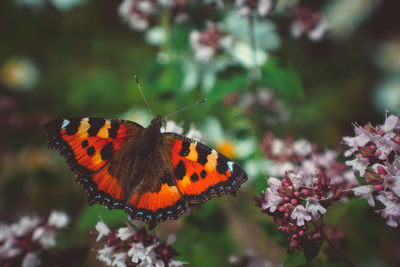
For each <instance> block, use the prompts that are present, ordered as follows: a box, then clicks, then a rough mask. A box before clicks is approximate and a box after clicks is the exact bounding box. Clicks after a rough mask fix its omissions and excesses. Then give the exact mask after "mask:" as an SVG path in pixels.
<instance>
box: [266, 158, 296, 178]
mask: <svg viewBox="0 0 400 267" xmlns="http://www.w3.org/2000/svg"><path fill="white" fill-rule="evenodd" d="M294 170H295V166H294V165H293V163H291V162H289V161H284V162H275V161H271V162H270V164H269V166H268V167H267V172H268V174H270V175H273V176H278V177H282V176H284V175H285V173H286V172H287V171H294Z"/></svg>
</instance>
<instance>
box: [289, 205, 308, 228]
mask: <svg viewBox="0 0 400 267" xmlns="http://www.w3.org/2000/svg"><path fill="white" fill-rule="evenodd" d="M290 218H292V219H293V220H296V221H297V225H298V226H302V225H304V221H310V220H311V216H310V214H309V213H308V211H307V209H306V208H305V207H304V206H303V205H297V206H296V207H295V208H294V209H293V211H292V214H290Z"/></svg>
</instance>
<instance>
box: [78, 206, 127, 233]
mask: <svg viewBox="0 0 400 267" xmlns="http://www.w3.org/2000/svg"><path fill="white" fill-rule="evenodd" d="M127 218H128V215H127V214H126V213H125V212H124V211H122V210H109V209H108V208H106V207H105V206H103V205H98V204H96V205H93V206H87V207H86V208H85V209H84V210H83V211H82V213H81V214H80V216H79V219H78V220H77V222H76V225H75V230H76V231H79V232H87V231H89V230H93V229H94V226H95V225H96V223H97V222H98V221H99V220H100V219H101V220H103V221H104V222H105V223H106V224H107V225H108V226H110V227H115V226H116V225H119V224H121V220H123V219H127Z"/></svg>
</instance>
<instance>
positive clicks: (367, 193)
mask: <svg viewBox="0 0 400 267" xmlns="http://www.w3.org/2000/svg"><path fill="white" fill-rule="evenodd" d="M351 190H353V192H354V195H355V196H357V197H361V198H363V199H365V200H366V201H368V204H369V205H370V206H372V207H373V206H375V201H374V198H373V196H372V193H373V192H374V191H375V187H374V186H373V185H363V186H358V187H354V188H352V189H351Z"/></svg>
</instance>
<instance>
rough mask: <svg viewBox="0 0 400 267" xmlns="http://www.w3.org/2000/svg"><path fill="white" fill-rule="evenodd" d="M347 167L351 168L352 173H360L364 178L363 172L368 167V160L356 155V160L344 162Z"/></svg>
mask: <svg viewBox="0 0 400 267" xmlns="http://www.w3.org/2000/svg"><path fill="white" fill-rule="evenodd" d="M345 164H346V165H347V166H351V167H352V168H353V170H354V171H358V172H360V176H362V177H364V175H365V170H366V169H367V167H368V165H369V161H368V158H364V157H361V156H359V155H356V158H355V159H353V160H348V161H346V162H345Z"/></svg>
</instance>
